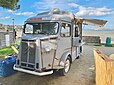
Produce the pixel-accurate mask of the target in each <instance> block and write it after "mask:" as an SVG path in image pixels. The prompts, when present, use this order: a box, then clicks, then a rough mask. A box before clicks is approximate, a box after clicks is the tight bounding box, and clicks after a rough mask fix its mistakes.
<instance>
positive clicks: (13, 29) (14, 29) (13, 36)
mask: <svg viewBox="0 0 114 85" xmlns="http://www.w3.org/2000/svg"><path fill="white" fill-rule="evenodd" d="M12 23H13V41H14V42H15V39H16V38H15V29H14V19H12Z"/></svg>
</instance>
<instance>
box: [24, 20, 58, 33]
mask: <svg viewBox="0 0 114 85" xmlns="http://www.w3.org/2000/svg"><path fill="white" fill-rule="evenodd" d="M39 23H57V24H58V29H57V33H55V34H49V35H57V34H58V32H59V22H36V23H26V24H39ZM26 24H25V25H24V29H23V33H24V34H31V33H25V27H26ZM32 35H38V34H34V33H32Z"/></svg>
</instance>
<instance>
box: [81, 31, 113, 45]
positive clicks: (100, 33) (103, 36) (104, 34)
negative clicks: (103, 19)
mask: <svg viewBox="0 0 114 85" xmlns="http://www.w3.org/2000/svg"><path fill="white" fill-rule="evenodd" d="M82 35H83V36H100V39H101V43H106V38H107V37H110V38H111V43H112V44H114V30H83V32H82Z"/></svg>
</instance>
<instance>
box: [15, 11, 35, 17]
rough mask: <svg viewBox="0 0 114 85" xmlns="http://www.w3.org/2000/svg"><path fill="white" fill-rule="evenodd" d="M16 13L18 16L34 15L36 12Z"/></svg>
mask: <svg viewBox="0 0 114 85" xmlns="http://www.w3.org/2000/svg"><path fill="white" fill-rule="evenodd" d="M14 14H15V15H18V16H32V15H34V14H35V13H33V12H16V13H14Z"/></svg>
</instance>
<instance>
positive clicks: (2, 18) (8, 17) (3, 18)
mask: <svg viewBox="0 0 114 85" xmlns="http://www.w3.org/2000/svg"><path fill="white" fill-rule="evenodd" d="M7 19H10V16H6V17H1V18H0V20H7Z"/></svg>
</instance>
